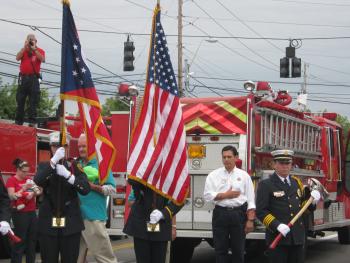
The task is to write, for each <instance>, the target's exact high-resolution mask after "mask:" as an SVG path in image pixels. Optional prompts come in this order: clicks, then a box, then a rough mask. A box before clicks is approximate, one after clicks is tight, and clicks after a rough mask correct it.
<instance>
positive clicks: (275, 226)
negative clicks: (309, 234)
mask: <svg viewBox="0 0 350 263" xmlns="http://www.w3.org/2000/svg"><path fill="white" fill-rule="evenodd" d="M271 154H272V156H273V158H274V168H275V172H274V173H273V174H272V175H271V176H270V178H268V179H266V180H263V181H261V182H260V183H259V185H258V191H257V198H256V215H257V217H258V218H259V220H260V221H261V222H262V223H263V224H264V225H265V226H266V237H265V239H266V243H267V245H270V244H271V243H272V242H273V240H274V239H275V237H276V236H277V235H278V234H279V233H281V234H282V235H283V238H282V239H281V241H280V242H279V244H278V245H277V247H276V248H275V249H270V250H269V251H268V257H269V262H271V263H287V262H288V263H302V262H304V253H303V249H304V245H305V239H306V236H305V235H306V228H305V222H304V220H303V219H304V218H303V217H301V218H299V220H297V221H296V222H295V224H294V225H293V226H292V227H289V226H288V223H289V222H290V221H291V220H292V218H293V217H294V216H295V215H296V214H297V213H298V212H299V211H300V209H301V207H302V206H303V204H304V202H305V201H306V199H307V195H306V191H305V190H304V186H303V183H302V182H301V180H300V179H299V178H297V177H295V176H291V175H290V171H291V168H292V158H293V155H294V152H293V151H291V150H276V151H273V152H272V153H271ZM311 196H312V197H313V198H314V204H316V203H317V201H318V200H319V199H320V197H321V195H320V192H319V191H317V190H312V191H311Z"/></svg>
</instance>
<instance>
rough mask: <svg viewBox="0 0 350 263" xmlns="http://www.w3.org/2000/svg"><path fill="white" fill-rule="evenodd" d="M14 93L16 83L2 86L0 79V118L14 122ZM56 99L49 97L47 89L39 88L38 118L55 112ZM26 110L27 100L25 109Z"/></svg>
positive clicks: (15, 105)
mask: <svg viewBox="0 0 350 263" xmlns="http://www.w3.org/2000/svg"><path fill="white" fill-rule="evenodd" d="M16 93H17V83H16V82H15V81H14V82H13V83H12V84H11V85H10V84H4V85H2V81H1V79H0V118H2V119H10V120H14V119H15V115H16V107H17V103H16ZM56 108H57V106H56V99H55V98H51V99H50V97H49V92H48V91H47V89H43V88H41V94H40V102H39V106H38V117H49V116H53V115H54V114H55V111H56ZM25 109H28V99H27V101H26V107H25Z"/></svg>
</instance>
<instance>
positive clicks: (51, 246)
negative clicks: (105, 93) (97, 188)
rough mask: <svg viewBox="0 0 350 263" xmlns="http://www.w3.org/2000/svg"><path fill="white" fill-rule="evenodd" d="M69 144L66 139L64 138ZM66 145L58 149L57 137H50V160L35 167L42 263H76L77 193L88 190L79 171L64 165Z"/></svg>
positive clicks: (80, 223) (75, 166) (81, 226)
mask: <svg viewBox="0 0 350 263" xmlns="http://www.w3.org/2000/svg"><path fill="white" fill-rule="evenodd" d="M67 143H69V136H67ZM67 146H68V145H67V144H66V145H64V146H63V147H60V133H59V132H53V133H50V147H51V154H52V158H51V159H50V161H49V162H42V163H40V164H39V166H38V171H37V174H36V175H35V177H34V182H35V183H36V184H37V185H38V186H41V187H42V188H43V201H42V203H41V204H40V206H39V244H40V252H41V259H42V262H43V263H57V262H58V259H59V257H60V258H61V262H62V263H76V262H77V258H78V254H79V242H80V236H81V231H82V230H83V229H84V223H83V219H82V216H81V212H80V206H79V198H78V193H80V194H82V195H86V194H88V193H89V191H90V186H89V183H88V180H87V177H86V175H85V174H84V172H83V169H82V168H81V167H80V166H79V165H78V164H77V163H76V162H72V163H70V162H68V161H67V160H66V153H67V151H68V147H67Z"/></svg>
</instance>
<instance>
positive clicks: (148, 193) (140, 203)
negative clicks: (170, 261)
mask: <svg viewBox="0 0 350 263" xmlns="http://www.w3.org/2000/svg"><path fill="white" fill-rule="evenodd" d="M129 183H130V184H131V185H132V188H133V190H134V194H135V201H134V203H133V205H132V206H131V211H130V215H129V217H128V221H127V222H126V224H125V227H124V230H123V232H124V233H126V234H128V235H130V236H133V237H134V250H135V254H136V262H137V263H164V262H165V258H166V251H167V243H168V241H170V240H171V237H172V218H173V216H175V214H176V213H177V212H178V211H179V210H180V209H181V208H182V206H178V205H176V204H174V203H173V202H171V201H169V199H167V198H165V197H163V196H161V195H159V194H157V193H156V192H154V191H153V190H152V189H150V188H148V187H146V186H144V185H142V184H141V183H139V182H135V181H132V180H130V181H129Z"/></svg>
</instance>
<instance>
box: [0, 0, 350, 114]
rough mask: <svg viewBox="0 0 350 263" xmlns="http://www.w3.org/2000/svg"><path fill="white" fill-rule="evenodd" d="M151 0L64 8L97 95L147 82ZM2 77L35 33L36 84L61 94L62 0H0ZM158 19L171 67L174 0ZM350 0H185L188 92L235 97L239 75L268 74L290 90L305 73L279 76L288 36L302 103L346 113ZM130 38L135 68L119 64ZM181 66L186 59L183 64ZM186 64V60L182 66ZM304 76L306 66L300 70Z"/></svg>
mask: <svg viewBox="0 0 350 263" xmlns="http://www.w3.org/2000/svg"><path fill="white" fill-rule="evenodd" d="M156 2H157V1H156V0H152V1H151V0H113V1H111V0H98V1H97V0H95V1H93V0H71V10H72V13H73V16H74V19H75V23H76V26H77V29H78V32H79V36H80V40H81V44H82V47H83V50H84V54H85V57H87V58H89V60H91V61H92V63H89V66H90V70H91V71H92V75H93V78H94V79H95V86H96V88H97V91H98V94H99V97H100V100H101V102H102V103H103V102H104V101H105V99H106V98H108V97H110V96H113V95H115V94H116V91H117V86H118V84H119V83H121V82H128V83H133V84H135V85H137V86H139V87H141V89H142V87H143V86H144V83H145V72H146V68H147V60H148V49H149V41H150V33H151V23H152V15H153V9H154V7H155V5H156ZM0 3H1V9H0V34H1V36H2V37H1V44H0V75H2V80H3V84H4V82H5V83H6V82H12V81H13V76H16V75H17V74H18V65H17V64H16V63H15V54H16V53H17V52H18V51H19V50H20V49H21V48H22V46H23V44H24V41H25V37H26V35H27V34H29V33H32V32H34V34H35V35H36V37H37V39H38V46H39V47H41V48H43V49H44V50H45V51H46V63H45V64H43V65H42V68H43V69H44V70H43V77H44V80H46V81H48V82H49V83H45V84H43V85H42V86H41V87H42V88H48V90H49V93H50V96H52V97H57V96H58V94H59V81H60V64H61V46H60V44H59V43H58V42H61V27H62V4H61V1H59V0H11V1H8V0H6V1H5V0H0ZM160 4H161V8H162V24H163V27H164V30H165V33H166V35H167V41H168V46H169V50H170V56H171V59H172V63H173V67H174V70H175V71H176V72H177V65H178V62H177V61H178V59H177V54H178V52H177V33H178V31H177V30H178V25H177V23H178V22H177V15H178V1H176V0H161V1H160ZM349 13H350V1H347V0H334V1H329V0H328V1H327V0H295V1H293V0H235V1H232V0H184V3H183V58H184V59H186V60H187V62H188V64H189V72H190V75H189V87H188V89H187V90H185V94H186V96H191V97H209V96H228V95H230V96H236V95H237V96H240V95H244V94H246V93H245V91H244V89H243V83H244V81H245V80H252V81H254V82H257V81H268V82H270V85H271V87H272V89H273V90H275V91H278V90H288V91H289V92H290V94H291V95H292V97H293V99H294V102H293V103H292V104H291V107H293V108H297V104H296V102H295V101H296V96H297V93H298V92H299V91H300V89H301V83H302V82H304V78H290V79H286V78H280V76H279V60H280V58H282V57H284V56H285V48H286V47H287V46H289V44H290V41H289V40H290V39H296V40H297V41H293V43H296V44H298V48H297V49H296V56H297V57H299V58H301V60H302V63H307V65H308V66H307V71H306V75H307V78H306V82H307V83H308V85H307V86H306V89H307V92H308V93H309V95H308V105H307V107H308V108H309V109H310V110H311V111H312V112H317V111H323V110H327V111H329V112H337V113H339V114H341V115H345V116H347V117H350V110H349V109H350V81H349V80H350V70H349V69H350V49H349V47H350V16H349ZM129 34H130V38H131V39H132V40H133V41H134V44H135V52H134V55H135V63H134V64H135V71H133V72H124V71H123V47H124V41H126V39H127V36H128V35H129ZM184 64H185V62H184ZM184 67H185V66H184ZM303 74H304V72H303Z"/></svg>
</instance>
